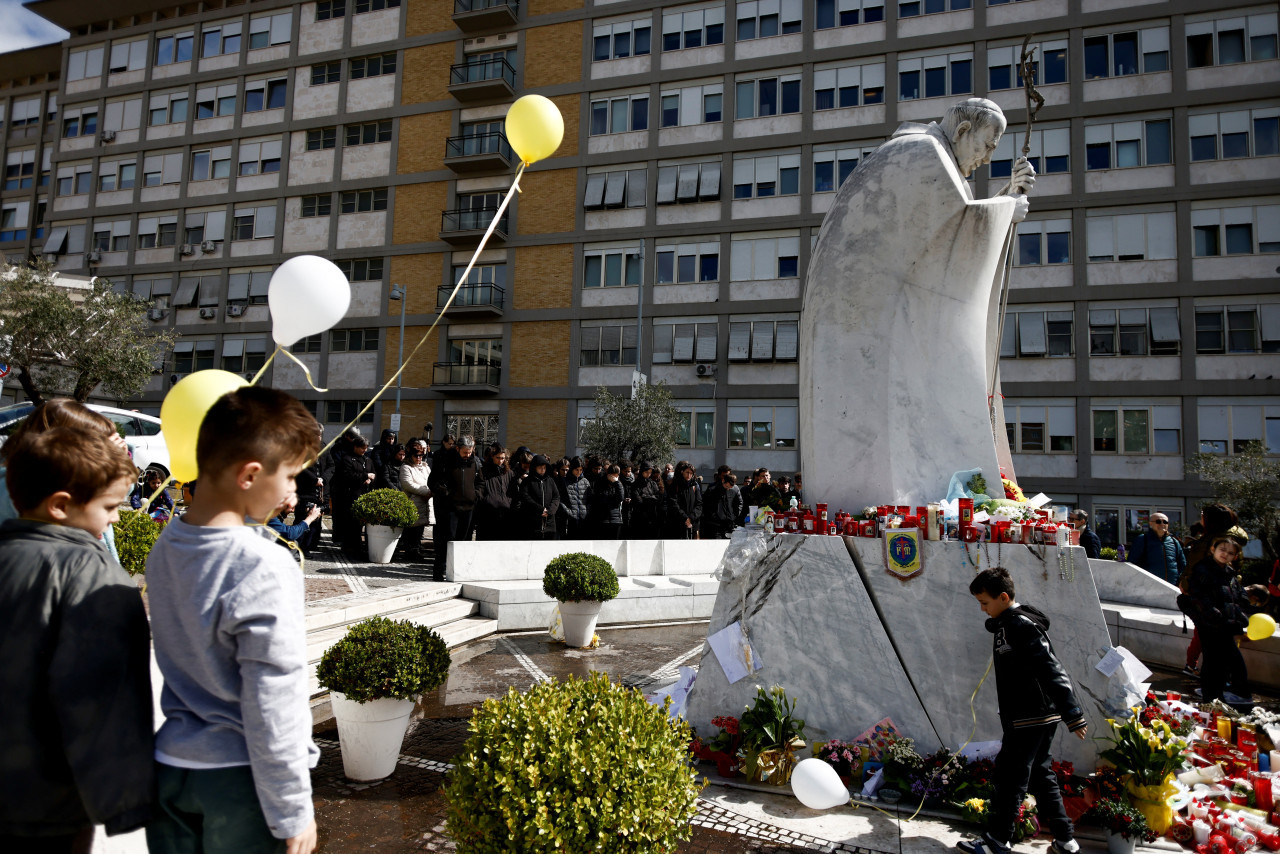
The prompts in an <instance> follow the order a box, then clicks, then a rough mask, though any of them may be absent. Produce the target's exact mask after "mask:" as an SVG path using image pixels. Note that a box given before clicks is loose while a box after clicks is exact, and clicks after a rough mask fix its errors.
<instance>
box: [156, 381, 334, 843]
mask: <svg viewBox="0 0 1280 854" xmlns="http://www.w3.org/2000/svg"><path fill="white" fill-rule="evenodd" d="M318 436H319V433H318V431H317V429H316V423H315V419H314V418H312V416H311V414H310V413H309V412H307V410H306V409H305V408H304V407H303V406H302V404H300V403H299V402H298V401H297V400H295V399H294V398H292V397H290V396H289V395H287V394H285V393H284V392H280V391H276V390H274V389H269V388H259V387H253V386H250V387H247V388H242V389H239V390H237V391H233V392H231V393H229V394H226V395H223V396H222V397H221V398H219V399H218V401H217V402H216V403H214V405H213V407H212V408H211V409H210V410H209V413H208V414H207V415H206V416H205V419H204V423H203V424H202V425H201V426H200V433H199V437H198V439H197V442H196V463H197V464H198V466H199V469H200V491H199V493H197V494H196V496H195V499H194V501H193V502H192V505H191V509H190V510H189V511H188V512H187V514H186V515H185V516H182V517H181V518H179V519H177V520H175V521H174V522H171V523H170V524H169V526H168V527H166V528H165V530H164V533H163V534H161V535H160V539H159V540H158V541H157V542H156V544H155V546H154V548H153V549H152V551H151V555H150V557H149V558H148V559H147V582H148V592H149V594H150V597H151V604H152V608H153V610H152V631H153V632H154V633H155V648H156V660H157V662H158V663H159V665H160V670H161V672H162V673H163V674H164V680H165V685H164V691H163V692H162V694H161V698H160V703H161V707H162V708H163V710H164V713H165V722H164V725H163V726H162V727H161V728H160V731H159V732H158V733H157V734H156V751H155V759H156V776H157V778H158V782H159V796H160V806H161V810H162V812H161V815H160V816H159V817H158V818H157V819H156V820H155V821H154V822H152V823H151V824H150V825H149V826H148V827H147V844H148V846H149V847H150V849H151V851H152V852H153V854H163V852H182V854H187V853H188V852H192V854H195V852H202V851H205V850H209V851H237V852H246V854H249V852H258V851H264V852H265V851H288V852H289V854H308V852H310V851H313V850H314V849H315V846H316V823H315V820H314V817H313V809H312V803H311V776H310V773H309V770H308V769H309V768H312V767H314V766H315V764H316V760H317V758H318V757H319V751H318V750H317V749H316V747H315V745H314V744H313V743H312V741H311V710H310V707H309V703H308V699H309V698H308V692H307V674H306V665H307V651H306V635H305V632H306V629H305V626H304V620H303V589H302V575H301V574H300V573H299V572H298V568H297V566H296V565H295V564H294V562H293V560H292V559H291V558H290V557H289V556H288V555H287V554H286V553H285V551H284V550H282V549H281V548H279V547H278V546H277V545H275V544H274V543H272V542H270V541H268V540H267V539H265V538H264V537H262V536H259V534H258V533H256V532H255V531H254V529H253V528H252V527H250V526H249V525H246V523H245V519H246V517H247V518H249V519H266V518H267V517H268V516H270V515H271V514H272V513H274V512H275V509H276V508H277V507H279V506H280V505H281V504H282V503H284V501H285V500H286V499H287V498H288V497H289V496H290V495H291V494H292V493H293V491H294V477H295V476H296V475H297V474H298V472H299V471H301V470H302V468H303V466H304V465H305V464H306V462H307V461H308V460H309V459H311V458H312V457H314V456H315V453H316V451H317V450H318V448H319V439H318Z"/></svg>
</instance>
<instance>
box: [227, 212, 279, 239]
mask: <svg viewBox="0 0 1280 854" xmlns="http://www.w3.org/2000/svg"><path fill="white" fill-rule="evenodd" d="M275 233H276V207H275V205H264V206H263V207H260V208H236V212H235V225H234V227H233V229H232V232H231V239H232V240H260V239H264V238H271V237H274V236H275Z"/></svg>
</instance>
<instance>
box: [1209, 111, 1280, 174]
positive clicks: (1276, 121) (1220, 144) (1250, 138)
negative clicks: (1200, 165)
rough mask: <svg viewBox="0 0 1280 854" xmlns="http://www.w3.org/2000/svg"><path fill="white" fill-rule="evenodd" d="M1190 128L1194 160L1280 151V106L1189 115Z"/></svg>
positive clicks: (1261, 155)
mask: <svg viewBox="0 0 1280 854" xmlns="http://www.w3.org/2000/svg"><path fill="white" fill-rule="evenodd" d="M1187 127H1188V130H1189V131H1190V134H1191V159H1192V160H1193V161H1198V160H1232V159H1235V158H1240V157H1251V156H1252V157H1265V156H1268V155H1274V154H1280V109H1277V108H1274V107H1271V108H1262V109H1256V110H1232V111H1230V112H1224V113H1205V114H1203V115H1193V116H1188V117H1187Z"/></svg>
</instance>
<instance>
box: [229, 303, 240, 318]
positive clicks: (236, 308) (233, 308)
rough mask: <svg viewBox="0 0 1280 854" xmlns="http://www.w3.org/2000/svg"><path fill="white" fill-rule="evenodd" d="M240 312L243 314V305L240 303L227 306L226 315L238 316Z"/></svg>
mask: <svg viewBox="0 0 1280 854" xmlns="http://www.w3.org/2000/svg"><path fill="white" fill-rule="evenodd" d="M242 314H244V306H242V305H229V306H227V317H239V316H240V315H242Z"/></svg>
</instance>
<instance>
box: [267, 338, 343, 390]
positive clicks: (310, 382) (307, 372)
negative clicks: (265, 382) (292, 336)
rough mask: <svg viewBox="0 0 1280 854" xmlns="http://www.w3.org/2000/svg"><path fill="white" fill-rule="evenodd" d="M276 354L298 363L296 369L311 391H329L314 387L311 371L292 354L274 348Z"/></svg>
mask: <svg viewBox="0 0 1280 854" xmlns="http://www.w3.org/2000/svg"><path fill="white" fill-rule="evenodd" d="M276 353H284V354H285V355H286V356H288V357H289V358H290V359H293V360H294V361H295V362H297V363H298V367H299V368H302V373H304V374H306V376H307V385H309V386H311V388H312V389H314V390H315V391H318V392H326V391H328V390H329V389H327V388H319V387H318V386H317V385H316V383H315V380H313V379H311V371H310V369H309V368H307V366H306V364H305V363H304V362H303V361H302V360H301V359H299V358H298V357H297V356H295V355H293V354H292V353H290V352H289V351H288V350H282V349H281V348H279V347H277V348H276ZM272 355H273V356H274V355H275V354H274V353H273V354H272ZM259 373H261V371H259ZM254 380H257V377H254ZM250 385H252V383H250Z"/></svg>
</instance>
